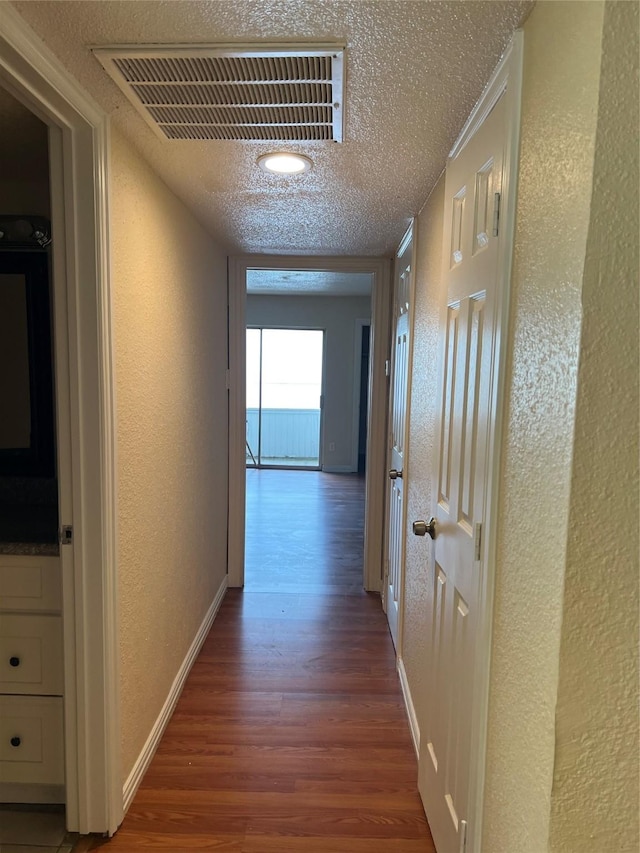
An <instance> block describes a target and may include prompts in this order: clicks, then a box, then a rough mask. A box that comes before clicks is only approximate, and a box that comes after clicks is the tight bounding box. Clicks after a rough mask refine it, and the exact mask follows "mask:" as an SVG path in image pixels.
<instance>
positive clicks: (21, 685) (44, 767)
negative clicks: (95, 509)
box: [0, 554, 64, 802]
mask: <svg viewBox="0 0 640 853" xmlns="http://www.w3.org/2000/svg"><path fill="white" fill-rule="evenodd" d="M61 587H62V584H61V578H60V559H59V557H50V556H32V555H30V556H22V555H4V554H0V802H2V801H4V802H20V801H22V802H64V724H63V699H62V695H63V685H64V679H63V672H64V668H63V648H62V616H61V600H62V596H61Z"/></svg>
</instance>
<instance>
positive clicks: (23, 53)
mask: <svg viewBox="0 0 640 853" xmlns="http://www.w3.org/2000/svg"><path fill="white" fill-rule="evenodd" d="M0 82H1V84H2V85H3V86H4V87H5V88H6V89H7V90H8V91H9V92H10V93H11V94H12V95H14V96H15V97H16V98H17V99H18V100H19V101H21V102H22V103H23V104H24V105H25V106H27V108H28V109H30V110H31V111H32V112H34V113H35V114H36V115H37V116H38V117H40V118H41V119H42V120H43V121H44V122H45V123H46V124H47V125H48V127H49V143H50V145H49V152H50V167H51V168H50V172H51V186H52V194H51V195H52V198H51V218H52V226H53V230H54V234H57V238H56V252H54V255H53V269H52V279H53V287H54V293H55V299H54V303H55V305H54V307H55V315H54V324H55V330H56V334H55V343H56V376H55V381H56V391H57V435H58V471H59V481H58V482H59V507H60V520H61V522H62V523H64V524H72V525H73V530H74V536H73V545H71V546H65V547H64V548H62V549H61V555H60V559H61V565H62V578H63V580H62V591H63V606H62V610H63V616H64V622H63V624H64V663H65V683H64V700H65V777H66V817H67V828H68V829H69V830H70V831H79V832H81V833H83V834H86V833H89V832H100V833H103V832H107V833H109V834H113V833H114V832H115V830H116V829H117V827H118V825H119V824H120V821H121V819H122V782H121V778H122V777H121V772H120V733H119V713H120V703H119V678H118V660H119V657H118V656H119V652H118V629H117V626H118V619H117V589H116V585H117V549H116V528H117V520H116V519H117V513H116V474H115V438H114V435H115V430H114V412H115V399H114V388H113V385H114V383H113V374H112V364H113V359H112V348H111V338H112V334H111V296H110V276H109V233H108V223H109V211H108V185H109V176H108V165H109V126H108V118H107V116H106V114H105V113H104V112H103V111H102V110H101V109H100V107H98V106H97V105H96V104H95V102H94V101H93V100H92V99H91V97H90V96H89V95H88V94H87V93H86V92H85V91H84V90H83V89H82V87H81V86H80V85H79V83H78V82H77V81H76V80H75V78H73V77H72V76H71V75H70V74H69V72H68V71H67V70H66V69H65V68H64V67H63V66H62V64H61V63H60V61H59V60H58V58H57V57H56V56H55V55H54V54H53V53H52V52H51V51H50V50H49V49H48V48H47V46H46V45H45V44H44V43H43V42H42V40H41V39H40V38H39V37H38V36H37V35H36V34H35V33H34V32H33V30H32V29H31V28H30V27H29V26H28V25H27V24H26V22H25V21H24V20H23V18H22V17H21V16H20V15H19V14H18V12H17V11H16V10H15V9H14V8H13V7H12V6H11V4H10V3H0Z"/></svg>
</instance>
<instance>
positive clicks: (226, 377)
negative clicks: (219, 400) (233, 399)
mask: <svg viewBox="0 0 640 853" xmlns="http://www.w3.org/2000/svg"><path fill="white" fill-rule="evenodd" d="M224 381H225V383H226V386H227V391H229V389H230V388H231V371H230V370H228V369H227V370H225V372H224Z"/></svg>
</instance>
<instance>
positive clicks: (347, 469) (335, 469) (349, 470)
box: [322, 465, 357, 474]
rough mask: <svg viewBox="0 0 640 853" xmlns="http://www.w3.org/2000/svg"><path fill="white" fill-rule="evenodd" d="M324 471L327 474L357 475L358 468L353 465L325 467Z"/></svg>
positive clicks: (323, 467)
mask: <svg viewBox="0 0 640 853" xmlns="http://www.w3.org/2000/svg"><path fill="white" fill-rule="evenodd" d="M322 471H323V473H325V474H355V473H356V471H357V468H353V467H352V466H351V465H323V466H322Z"/></svg>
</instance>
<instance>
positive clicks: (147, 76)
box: [93, 45, 344, 142]
mask: <svg viewBox="0 0 640 853" xmlns="http://www.w3.org/2000/svg"><path fill="white" fill-rule="evenodd" d="M93 52H94V54H95V55H96V57H97V58H98V59H99V60H100V62H101V63H102V65H103V67H104V68H105V70H106V71H107V72H108V74H109V75H110V76H111V77H112V79H113V80H114V81H115V82H116V83H117V84H118V86H119V87H120V89H122V91H123V92H124V94H125V95H126V96H127V98H128V99H129V100H130V101H131V103H132V104H133V105H134V106H135V107H136V109H137V110H138V111H139V112H140V113H141V115H142V116H143V117H144V118H145V120H146V121H147V123H148V124H149V125H150V126H151V127H152V128H153V130H154V131H155V132H156V133H157V134H158V135H159V136H161V138H162V139H200V140H202V139H226V140H243V141H259V142H261V141H268V142H313V141H318V140H323V141H324V140H332V141H334V142H342V138H343V120H342V119H343V96H344V48H343V47H336V46H335V45H314V46H309V45H305V46H304V47H302V48H299V49H298V48H292V47H290V46H282V45H279V46H278V45H274V46H271V47H264V46H263V47H260V49H256V48H255V46H253V47H245V48H238V47H235V46H234V47H215V46H210V47H207V46H198V47H193V46H190V47H180V46H177V47H176V46H163V47H159V46H147V47H140V46H127V47H94V48H93Z"/></svg>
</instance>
